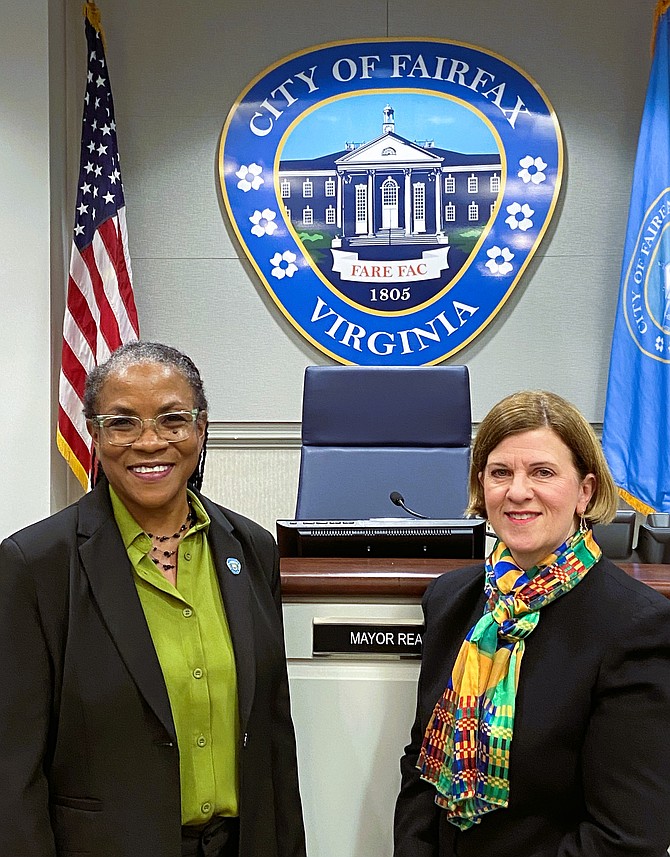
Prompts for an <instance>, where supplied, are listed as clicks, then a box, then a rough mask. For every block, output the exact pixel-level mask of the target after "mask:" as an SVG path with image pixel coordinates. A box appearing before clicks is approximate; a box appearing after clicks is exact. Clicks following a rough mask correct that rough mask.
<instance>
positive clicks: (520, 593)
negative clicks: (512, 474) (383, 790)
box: [417, 530, 601, 830]
mask: <svg viewBox="0 0 670 857" xmlns="http://www.w3.org/2000/svg"><path fill="white" fill-rule="evenodd" d="M600 556H601V550H600V548H599V547H598V545H597V544H596V543H595V541H594V540H593V534H592V532H591V530H587V531H586V532H580V531H578V532H576V533H575V534H574V535H573V536H571V537H570V538H569V539H568V540H567V541H566V542H565V543H564V544H562V545H561V546H560V547H559V548H557V549H556V551H555V552H554V553H552V554H550V556H548V557H547V558H546V559H545V560H544V561H543V562H541V563H540V564H539V565H537V566H534V567H533V568H531V569H529V570H528V571H523V570H522V569H521V568H519V567H518V566H517V564H516V563H515V562H514V560H513V559H512V555H511V553H510V552H509V550H508V549H507V547H506V546H505V545H504V544H503V543H502V542H501V541H498V542H496V545H495V547H494V549H493V551H492V552H491V555H490V556H489V558H488V559H487V561H486V576H485V583H484V590H485V593H486V596H487V603H486V607H485V608H484V615H483V616H482V618H481V619H480V620H479V621H478V622H477V623H476V624H475V625H474V627H472V628H471V629H470V630H469V631H468V633H467V635H466V637H465V640H464V641H463V644H462V646H461V648H460V651H459V653H458V656H457V658H456V663H455V665H454V669H453V672H452V674H451V678H450V680H449V684H448V686H447V688H446V690H445V691H444V693H443V695H442V697H441V698H440V699H439V700H438V702H437V705H436V706H435V709H434V711H433V714H432V717H431V719H430V722H429V723H428V727H427V729H426V734H425V736H424V739H423V745H422V747H421V753H420V754H419V760H418V762H417V768H418V769H419V770H420V771H421V778H422V779H424V780H427V781H428V782H429V783H432V784H433V785H434V786H435V788H436V789H437V795H436V797H435V802H436V803H437V805H438V806H440V807H442V808H443V809H446V810H447V817H448V819H449V821H450V822H451V823H452V824H454V825H456V827H459V828H460V829H461V830H467V829H468V828H469V827H472V826H473V825H475V824H479V822H480V821H481V816H483V815H484V814H485V813H487V812H491V811H492V810H494V809H498V808H499V807H506V806H507V805H508V802H509V755H510V747H511V744H512V730H513V727H514V706H515V697H516V690H517V686H518V683H519V669H520V667H521V659H522V658H523V653H524V650H525V646H526V643H525V638H526V637H527V636H528V635H529V634H530V633H532V631H533V630H534V629H535V626H536V625H537V623H538V621H539V618H540V612H539V611H540V610H541V608H542V607H546V605H547V604H551V602H552V601H555V600H556V599H557V598H560V597H561V595H565V593H566V592H569V591H570V590H571V589H572V588H573V586H576V585H577V584H578V583H579V582H580V580H581V579H582V578H583V577H584V575H585V574H586V572H587V571H588V570H589V569H590V568H591V567H592V566H593V565H595V563H596V562H598V560H599V559H600Z"/></svg>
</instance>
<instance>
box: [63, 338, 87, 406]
mask: <svg viewBox="0 0 670 857" xmlns="http://www.w3.org/2000/svg"><path fill="white" fill-rule="evenodd" d="M61 371H62V372H63V375H65V377H66V378H67V380H68V381H69V382H70V384H71V386H72V389H73V390H75V392H76V393H77V395H78V396H79V398H80V399H82V400H83V397H84V385H85V383H86V369H84V367H83V366H82V365H81V362H80V361H79V358H78V357H77V355H76V354H75V353H74V351H73V350H72V349H71V348H70V346H69V344H68V343H67V342H66V341H65V340H63V355H62V357H61Z"/></svg>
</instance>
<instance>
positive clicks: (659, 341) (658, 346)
mask: <svg viewBox="0 0 670 857" xmlns="http://www.w3.org/2000/svg"><path fill="white" fill-rule="evenodd" d="M664 345H665V342H664V341H663V337H662V336H657V337H656V342H655V343H654V347H655V348H656V350H657V351H663V346H664Z"/></svg>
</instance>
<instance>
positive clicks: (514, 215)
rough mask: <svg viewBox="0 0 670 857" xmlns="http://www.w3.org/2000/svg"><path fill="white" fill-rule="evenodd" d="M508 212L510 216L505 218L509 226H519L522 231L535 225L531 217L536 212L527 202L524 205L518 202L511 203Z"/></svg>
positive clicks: (514, 227)
mask: <svg viewBox="0 0 670 857" xmlns="http://www.w3.org/2000/svg"><path fill="white" fill-rule="evenodd" d="M507 213H508V214H509V217H507V218H505V223H506V224H507V225H508V226H509V228H510V229H517V228H518V229H520V230H521V231H522V232H525V231H526V230H527V229H530V227H531V226H532V225H533V221H532V220H531V217H532V216H533V215H534V214H535V212H534V210H533V209H532V208H531V207H530V206H529V205H528V204H527V203H525V202H524V204H523V205H519V203H518V202H513V203H512V204H511V205H508V206H507Z"/></svg>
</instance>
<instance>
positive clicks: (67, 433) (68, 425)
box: [58, 405, 91, 473]
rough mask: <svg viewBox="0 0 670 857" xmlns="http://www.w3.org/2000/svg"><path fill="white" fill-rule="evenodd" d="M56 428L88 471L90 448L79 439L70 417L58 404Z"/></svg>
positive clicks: (79, 436) (89, 466) (89, 468)
mask: <svg viewBox="0 0 670 857" xmlns="http://www.w3.org/2000/svg"><path fill="white" fill-rule="evenodd" d="M58 428H59V429H60V433H61V434H62V435H63V438H64V439H65V441H66V442H67V445H68V446H69V447H70V449H71V450H72V452H73V453H74V454H75V455H76V457H77V459H78V460H79V462H80V463H81V465H82V466H83V468H84V470H85V471H86V472H87V473H89V472H90V470H91V450H90V449H89V448H88V447H87V446H86V444H85V443H84V441H83V440H82V439H81V435H80V434H79V432H78V431H77V429H76V428H75V427H74V425H73V424H72V421H71V420H70V417H69V416H68V415H67V414H66V413H65V411H64V410H63V408H62V407H61V406H60V405H59V406H58Z"/></svg>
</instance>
